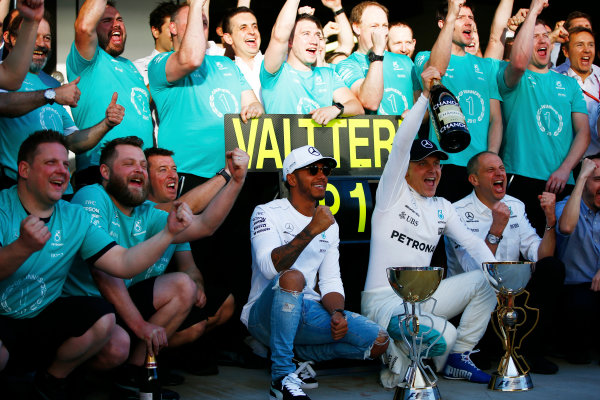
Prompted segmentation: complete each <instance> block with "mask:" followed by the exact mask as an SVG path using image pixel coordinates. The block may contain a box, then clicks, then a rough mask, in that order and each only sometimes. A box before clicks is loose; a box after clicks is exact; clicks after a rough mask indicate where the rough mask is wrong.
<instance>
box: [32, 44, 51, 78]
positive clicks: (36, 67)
mask: <svg viewBox="0 0 600 400" xmlns="http://www.w3.org/2000/svg"><path fill="white" fill-rule="evenodd" d="M33 52H34V54H35V52H40V53H42V55H43V56H44V59H43V60H41V61H33V60H32V61H31V64H30V65H29V72H31V73H32V74H37V73H39V72H40V71H41V70H43V69H44V67H45V66H46V64H47V63H48V59H49V58H50V56H51V55H52V50H51V49H50V48H49V47H42V46H35V48H34V49H33Z"/></svg>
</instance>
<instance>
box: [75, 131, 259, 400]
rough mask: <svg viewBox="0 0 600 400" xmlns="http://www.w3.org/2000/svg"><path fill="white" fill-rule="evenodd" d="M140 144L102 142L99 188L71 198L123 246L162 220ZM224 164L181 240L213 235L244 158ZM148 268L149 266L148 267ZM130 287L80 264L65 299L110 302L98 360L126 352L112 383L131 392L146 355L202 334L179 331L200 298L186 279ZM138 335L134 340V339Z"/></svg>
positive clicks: (236, 155)
mask: <svg viewBox="0 0 600 400" xmlns="http://www.w3.org/2000/svg"><path fill="white" fill-rule="evenodd" d="M142 146H143V143H142V141H141V140H140V139H139V138H137V137H134V136H128V137H124V138H118V139H113V140H112V141H110V142H108V143H107V144H106V145H105V146H104V147H103V149H102V153H101V157H100V162H101V165H100V172H101V174H102V185H99V184H95V185H89V186H86V187H84V188H82V189H80V190H79V191H78V192H77V193H76V194H75V196H74V197H73V203H76V204H81V205H82V206H83V207H84V208H85V209H86V210H87V211H88V212H89V213H90V214H92V217H93V219H94V221H95V223H96V224H97V225H99V226H100V227H101V228H102V229H104V230H106V231H107V232H108V233H109V234H110V235H111V237H113V238H114V239H115V240H116V241H117V243H119V244H121V245H123V246H125V247H131V246H133V245H135V244H136V243H138V242H140V241H143V240H144V239H145V238H146V237H147V236H148V235H152V234H153V233H154V232H155V231H156V230H157V229H162V228H161V227H162V226H164V219H165V215H166V213H165V212H164V211H161V210H159V209H157V208H155V207H154V203H151V202H146V198H147V193H148V172H147V162H146V158H145V156H144V153H143V151H142ZM226 159H227V165H228V168H229V171H231V180H230V182H229V184H228V185H226V186H225V188H223V189H222V190H221V191H220V192H219V193H218V195H217V196H215V197H214V198H213V199H212V201H211V202H210V204H209V205H208V207H207V208H206V209H205V210H204V212H202V214H200V215H196V216H194V218H193V220H192V223H191V224H190V226H189V227H188V229H187V230H186V238H187V241H190V240H197V239H199V238H202V237H206V236H209V235H211V234H212V233H214V231H215V230H216V229H217V228H218V226H219V225H220V224H221V222H222V221H223V219H224V218H225V216H226V215H227V213H228V212H229V210H230V209H231V206H232V205H233V202H234V201H235V199H236V197H237V195H238V193H239V191H240V189H241V187H242V185H243V183H244V179H245V176H246V171H247V164H248V156H247V154H245V153H244V152H242V151H241V150H239V149H236V150H234V151H230V152H227V155H226ZM148 267H150V268H151V266H150V264H149V265H148ZM92 276H93V277H92ZM94 281H95V282H96V283H95V282H94ZM130 284H131V282H130V281H123V280H119V279H112V278H111V277H110V276H108V275H106V274H103V273H101V272H99V271H97V270H93V269H92V270H91V271H90V269H89V268H88V265H87V264H86V263H85V262H84V261H83V260H82V259H77V260H76V261H75V263H74V265H73V268H72V269H71V272H70V274H69V277H68V279H67V281H66V283H65V288H64V294H65V295H67V296H96V297H98V296H101V295H103V296H104V297H105V298H106V299H107V300H108V301H109V302H111V303H113V304H114V306H115V308H116V310H117V314H118V315H119V318H120V320H119V321H118V325H117V328H116V329H115V331H114V332H113V336H112V338H111V341H110V342H109V343H108V344H107V346H105V348H104V349H103V352H102V354H103V355H104V356H105V357H106V358H107V359H108V360H111V364H114V360H115V359H119V358H120V357H123V355H125V357H124V358H121V359H125V358H127V354H130V356H129V358H127V364H126V365H125V366H123V370H122V371H120V372H119V374H118V375H117V385H118V386H120V387H122V388H124V389H130V390H135V389H136V388H139V383H140V382H139V380H138V378H139V377H140V370H141V368H142V366H143V363H144V359H145V355H146V352H147V351H148V352H150V353H157V352H158V351H159V350H160V349H161V348H162V347H164V346H166V345H167V343H168V342H169V343H170V344H171V345H173V344H175V345H176V344H182V343H188V342H190V341H193V340H195V339H197V338H198V337H199V336H200V334H201V333H202V332H203V330H204V324H200V323H199V322H200V321H193V324H190V325H189V326H185V325H184V326H183V327H182V325H181V324H182V322H184V320H185V318H186V316H187V315H188V313H189V311H190V310H191V308H192V307H193V305H194V304H195V303H196V301H197V300H198V297H197V293H198V290H197V286H196V283H194V281H193V280H192V279H191V278H190V276H189V275H187V274H185V273H180V272H177V273H172V274H167V275H162V276H160V277H158V278H151V279H146V280H144V281H142V282H140V283H138V284H136V285H133V286H131V287H130V288H129V291H128V289H127V286H129V285H130ZM125 329H127V332H126V331H125ZM130 337H131V339H130ZM136 337H137V338H138V339H140V340H139V341H135V340H134V338H136ZM130 340H131V352H130V351H129V348H130V346H129V343H130ZM171 394H172V393H171ZM165 395H166V393H165V394H163V398H165Z"/></svg>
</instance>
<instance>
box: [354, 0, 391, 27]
mask: <svg viewBox="0 0 600 400" xmlns="http://www.w3.org/2000/svg"><path fill="white" fill-rule="evenodd" d="M371 6H373V7H379V8H381V10H383V12H384V13H385V16H386V17H388V19H389V18H390V12H389V10H388V9H387V7H386V6H384V5H383V4H381V3H378V2H376V1H371V0H368V1H363V2H360V3H358V4H357V5H355V6H354V7H352V11H350V23H351V24H359V23H360V20H361V18H362V15H363V12H365V9H366V8H367V7H371Z"/></svg>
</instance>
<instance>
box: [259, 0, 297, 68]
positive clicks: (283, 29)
mask: <svg viewBox="0 0 600 400" xmlns="http://www.w3.org/2000/svg"><path fill="white" fill-rule="evenodd" d="M299 4H300V0H287V1H286V2H285V4H284V5H283V8H282V9H281V11H280V12H279V15H278V16H277V20H276V21H275V25H273V30H272V32H271V40H270V41H269V46H268V47H267V51H265V59H264V61H263V63H264V67H265V69H266V70H267V72H269V73H271V74H274V73H276V72H277V71H279V69H280V68H281V66H282V65H283V63H284V62H285V60H286V58H287V54H288V43H289V40H290V36H291V35H292V29H294V24H295V23H296V12H297V11H298V5H299Z"/></svg>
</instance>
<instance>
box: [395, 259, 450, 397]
mask: <svg viewBox="0 0 600 400" xmlns="http://www.w3.org/2000/svg"><path fill="white" fill-rule="evenodd" d="M443 274H444V270H443V269H442V268H440V267H390V268H388V269H387V277H388V281H389V282H390V285H392V288H393V289H394V291H395V292H396V294H397V295H398V296H400V297H401V298H402V299H403V300H404V314H402V315H400V316H399V324H400V332H401V335H402V340H403V342H404V344H405V345H406V347H407V348H408V350H409V352H408V353H409V354H408V355H409V358H410V361H411V362H410V365H409V367H408V370H407V371H406V375H405V376H404V380H403V381H402V383H401V384H400V385H398V387H397V388H396V393H395V395H394V400H408V399H422V400H439V399H441V396H440V392H439V389H438V387H437V377H436V375H435V373H434V372H433V370H432V369H431V367H429V366H428V365H424V364H423V358H424V357H427V356H428V354H429V350H430V349H431V348H432V347H433V346H434V345H435V344H436V343H437V341H438V340H439V339H440V338H441V336H442V335H443V332H444V330H445V327H444V329H443V330H442V332H441V333H440V334H439V335H438V337H437V338H436V339H435V340H433V341H431V342H429V343H427V342H426V341H425V340H424V338H425V335H427V334H429V333H431V332H432V331H433V320H432V319H431V317H429V316H427V315H421V313H420V312H419V316H417V306H418V308H419V311H420V303H421V302H423V301H425V300H427V299H429V298H430V297H431V295H432V294H433V292H435V291H436V289H437V287H438V286H439V284H440V282H441V280H442V276H443ZM434 308H435V306H434ZM419 317H420V318H422V319H429V320H431V321H430V324H429V325H430V326H431V328H429V329H428V330H422V329H420V326H419Z"/></svg>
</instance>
